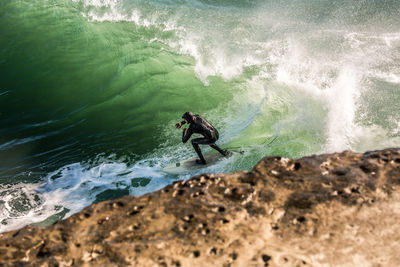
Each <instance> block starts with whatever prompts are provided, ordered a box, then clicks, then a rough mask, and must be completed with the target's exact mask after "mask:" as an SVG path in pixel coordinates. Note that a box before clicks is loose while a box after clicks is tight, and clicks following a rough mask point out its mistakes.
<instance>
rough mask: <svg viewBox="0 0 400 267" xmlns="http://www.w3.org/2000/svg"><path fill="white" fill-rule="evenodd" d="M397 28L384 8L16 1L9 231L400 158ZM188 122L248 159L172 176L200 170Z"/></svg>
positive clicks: (1, 27)
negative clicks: (330, 157) (229, 177)
mask: <svg viewBox="0 0 400 267" xmlns="http://www.w3.org/2000/svg"><path fill="white" fill-rule="evenodd" d="M398 14H400V2H399V1H372V0H352V1H327V0H322V1H317V0H311V1H310V0H295V1H289V0H271V1H250V0H247V1H238V0H217V1H208V0H166V1H161V0H146V1H145V0H38V1H30V0H3V1H2V2H1V3H0V123H1V124H0V125H1V127H0V232H4V231H9V230H12V229H17V228H20V227H23V226H25V225H28V224H32V223H34V224H38V225H49V224H52V223H54V222H55V221H57V220H60V219H63V218H66V217H68V216H70V215H71V214H73V213H75V212H77V211H79V210H81V209H83V208H84V207H86V206H88V205H90V204H92V203H95V202H99V201H103V200H106V199H112V198H116V197H118V196H122V195H128V194H130V195H135V196H137V195H143V194H146V193H149V192H152V191H155V190H157V189H160V188H162V187H164V186H165V185H167V184H170V183H172V182H174V181H176V180H178V179H187V178H189V177H191V176H193V175H195V174H198V173H199V172H212V173H221V172H232V171H236V170H246V169H247V170H249V169H251V168H252V166H254V165H255V164H256V163H257V162H258V161H259V160H260V159H261V158H262V157H264V156H268V155H280V156H286V157H291V158H299V157H302V156H306V155H310V154H316V153H328V152H335V151H343V150H353V151H357V152H364V151H367V150H375V149H382V148H387V147H398V146H399V144H400V30H399V29H400V19H399V16H398ZM186 111H193V112H194V113H195V114H201V115H202V116H204V117H205V118H207V120H209V121H210V122H211V123H212V124H213V125H214V126H216V128H217V129H218V130H219V132H220V140H219V141H218V142H217V144H219V145H220V146H221V147H226V148H229V147H235V148H240V149H241V150H243V151H245V153H244V155H235V156H233V157H231V158H229V159H228V160H225V161H222V162H220V163H218V164H216V165H214V166H212V167H209V168H207V169H204V170H201V171H197V172H192V173H189V174H186V175H182V176H172V175H166V174H165V173H163V172H162V168H163V167H165V166H167V165H169V164H171V162H174V161H177V160H183V159H186V158H189V157H192V156H194V155H195V153H194V151H193V149H192V148H191V146H190V144H185V145H184V144H182V143H181V141H180V138H181V132H180V130H177V129H175V127H174V124H175V123H176V122H179V121H180V120H181V116H182V114H183V113H184V112H186ZM274 138H276V139H275V140H274ZM271 140H274V142H272V143H269V142H270V141H271ZM266 144H268V145H266ZM203 150H204V151H206V152H210V149H209V148H206V147H204V148H203Z"/></svg>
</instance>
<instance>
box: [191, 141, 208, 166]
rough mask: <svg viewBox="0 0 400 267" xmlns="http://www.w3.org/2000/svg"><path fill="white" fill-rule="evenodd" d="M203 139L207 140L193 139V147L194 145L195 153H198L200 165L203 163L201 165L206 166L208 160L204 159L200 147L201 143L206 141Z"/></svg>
mask: <svg viewBox="0 0 400 267" xmlns="http://www.w3.org/2000/svg"><path fill="white" fill-rule="evenodd" d="M203 139H205V138H196V139H192V145H193V148H194V151H196V153H197V156H198V157H199V159H200V162H199V163H201V164H206V163H207V162H206V160H205V159H204V156H203V154H202V153H201V149H200V146H199V143H202V141H204V140H203Z"/></svg>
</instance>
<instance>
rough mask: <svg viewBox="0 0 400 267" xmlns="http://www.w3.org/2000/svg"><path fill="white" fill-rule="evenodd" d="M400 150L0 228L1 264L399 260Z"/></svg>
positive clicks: (284, 161) (276, 166)
mask: <svg viewBox="0 0 400 267" xmlns="http://www.w3.org/2000/svg"><path fill="white" fill-rule="evenodd" d="M399 186H400V149H386V150H382V151H373V152H367V153H364V154H357V153H353V152H350V151H344V152H342V153H334V154H329V155H328V154H326V155H319V156H310V157H304V158H301V159H298V160H292V159H288V158H282V157H266V158H264V159H262V160H261V161H260V162H259V163H258V164H257V165H256V166H255V167H254V168H253V170H252V171H250V172H247V171H243V172H237V173H232V174H202V175H199V176H196V177H193V178H191V179H189V180H187V181H177V182H175V183H173V184H172V185H169V186H167V187H165V188H164V189H162V190H159V191H157V192H153V193H150V194H147V195H144V196H141V197H131V196H125V197H121V198H119V199H116V200H113V201H104V202H101V203H97V204H93V205H91V206H89V207H87V208H85V209H84V210H82V211H81V212H79V213H77V214H75V215H73V216H71V217H70V218H68V219H66V220H63V221H60V222H58V223H56V224H54V225H53V226H50V227H47V228H40V227H34V226H28V227H25V228H22V229H20V230H17V231H12V232H8V233H3V234H0V266H25V265H26V266H39V265H40V266H41V265H43V266H82V265H84V266H285V265H286V266H308V265H310V266H319V265H354V266H361V265H363V266H366V265H371V266H372V265H374V266H375V265H376V266H378V265H382V266H398V265H400V253H398V252H399V251H400V242H399V241H400V231H399V227H398V222H399V221H400V208H399V207H400V204H399V203H400V190H399Z"/></svg>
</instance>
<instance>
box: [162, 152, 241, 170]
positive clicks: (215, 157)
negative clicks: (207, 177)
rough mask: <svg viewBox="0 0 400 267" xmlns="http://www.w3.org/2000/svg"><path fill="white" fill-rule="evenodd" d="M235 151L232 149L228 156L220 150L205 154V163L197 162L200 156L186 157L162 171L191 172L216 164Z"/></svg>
mask: <svg viewBox="0 0 400 267" xmlns="http://www.w3.org/2000/svg"><path fill="white" fill-rule="evenodd" d="M233 153H235V152H231V151H230V155H228V156H227V157H225V156H223V155H221V154H220V153H218V152H217V153H212V154H208V155H204V159H205V160H206V162H207V163H206V164H205V165H203V164H198V163H196V159H198V157H195V158H190V159H186V160H183V161H180V162H176V163H174V164H171V165H169V166H167V167H165V168H164V169H162V171H163V172H165V173H169V174H175V175H178V174H185V173H190V172H192V171H196V170H199V169H203V168H207V167H210V166H211V165H214V164H216V163H217V162H219V161H221V160H224V159H227V158H229V157H230V156H231V155H232V154H233ZM236 153H237V152H236Z"/></svg>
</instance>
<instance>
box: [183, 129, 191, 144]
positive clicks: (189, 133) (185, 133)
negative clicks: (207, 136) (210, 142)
mask: <svg viewBox="0 0 400 267" xmlns="http://www.w3.org/2000/svg"><path fill="white" fill-rule="evenodd" d="M192 134H193V132H192V129H190V127H189V129H187V131H186V132H185V131H183V132H182V143H186V142H187V141H188V140H189V138H190V137H191V136H192Z"/></svg>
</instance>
